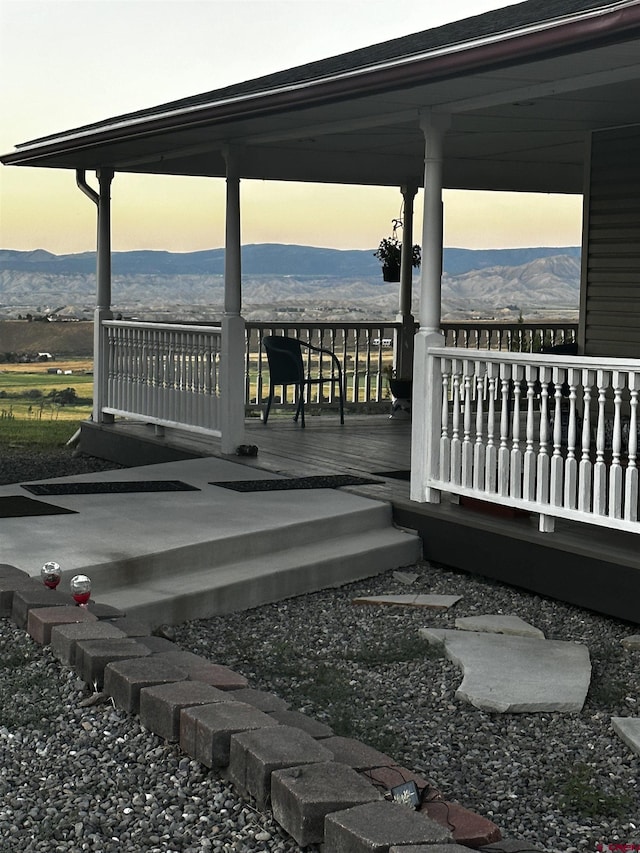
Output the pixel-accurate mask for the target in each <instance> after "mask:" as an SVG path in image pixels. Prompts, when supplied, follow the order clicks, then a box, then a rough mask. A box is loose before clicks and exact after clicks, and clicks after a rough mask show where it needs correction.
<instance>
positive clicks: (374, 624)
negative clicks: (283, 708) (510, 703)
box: [0, 451, 640, 853]
mask: <svg viewBox="0 0 640 853" xmlns="http://www.w3.org/2000/svg"><path fill="white" fill-rule="evenodd" d="M55 455H56V454H51V455H49V454H39V455H38V458H35V457H34V454H27V455H26V456H24V458H21V456H20V454H17V455H13V457H12V459H11V460H9V461H8V460H7V457H3V459H2V462H0V482H24V481H26V480H27V479H42V478H45V477H53V476H62V475H64V474H68V473H80V472H81V471H82V472H89V471H99V470H105V469H106V468H108V467H114V466H109V465H107V464H106V463H103V462H100V461H99V460H92V459H88V458H87V457H81V456H79V457H75V458H70V456H69V453H68V452H67V451H65V452H64V454H63V457H64V458H62V457H61V458H60V459H51V458H49V459H47V458H45V457H47V456H55ZM68 463H72V464H73V465H74V466H75V467H74V468H71V467H62V468H58V469H56V467H55V466H56V465H61V466H65V465H67V464H68ZM56 470H58V471H59V473H56ZM405 571H414V572H415V573H416V574H417V575H418V578H417V579H416V580H415V582H414V583H413V584H411V586H407V585H406V584H404V583H402V582H401V581H400V580H398V579H397V578H396V577H395V576H394V575H393V573H387V574H386V575H382V576H379V577H376V578H372V579H370V580H367V581H363V582H359V583H356V584H351V585H349V586H347V587H343V588H340V589H332V590H327V591H324V592H319V593H315V594H311V595H306V596H301V597H299V598H295V599H291V600H288V601H285V602H281V603H279V604H274V605H268V606H264V607H260V608H256V609H254V610H251V611H247V612H245V613H240V614H233V615H230V616H225V617H217V618H214V619H209V620H199V621H194V622H189V623H186V624H184V625H181V626H178V628H177V641H178V643H179V645H180V646H181V647H183V648H185V649H189V650H192V651H195V652H197V653H198V654H200V655H204V656H207V657H209V658H210V659H211V660H213V661H215V662H217V663H222V664H226V665H228V666H230V667H232V668H233V669H234V670H236V671H237V672H241V673H243V674H244V675H246V676H247V677H248V678H249V680H250V684H251V686H253V687H260V688H262V689H267V690H270V691H272V692H275V693H277V694H278V695H280V696H282V697H283V698H285V699H287V700H288V701H289V702H290V704H291V707H292V708H294V709H296V710H300V711H303V712H305V713H307V714H310V715H312V716H314V717H316V718H317V719H319V720H322V721H324V722H328V723H329V724H330V725H331V726H332V727H333V728H334V731H336V733H338V734H344V735H349V736H353V737H357V738H359V739H361V740H364V741H365V742H367V743H369V744H370V745H372V746H375V747H377V748H379V749H381V750H383V751H384V752H387V753H389V754H390V755H392V756H393V757H394V758H395V759H396V760H397V761H398V762H399V763H400V764H402V765H403V766H405V767H407V768H410V769H411V770H414V771H416V772H418V773H420V774H421V775H422V776H425V777H427V778H428V779H429V780H430V781H431V782H432V784H433V785H435V786H436V787H437V788H439V789H440V791H441V792H442V793H443V794H444V795H445V797H447V798H448V799H453V800H458V801H459V802H461V803H462V804H463V805H464V806H466V807H468V808H470V809H473V810H474V811H477V812H478V813H480V814H483V815H485V816H487V817H489V818H491V819H492V820H494V821H495V823H497V824H498V826H499V827H500V828H501V830H502V832H503V835H504V836H505V837H509V838H514V839H520V840H523V841H529V842H532V843H535V844H536V845H537V846H538V847H540V848H541V849H544V850H548V851H556V850H557V851H583V850H587V851H593V850H595V849H597V845H599V844H600V845H603V846H602V848H601V849H605V850H607V849H609V848H608V845H609V844H612V845H613V844H627V845H632V846H629V847H627V848H626V849H629V850H631V849H637V848H636V847H633V845H640V759H638V757H637V756H634V755H633V753H632V752H631V751H630V750H629V749H628V748H627V747H626V746H625V745H624V744H623V743H622V741H621V740H620V739H619V738H618V737H617V736H616V735H615V734H614V733H613V732H612V730H611V726H610V718H611V717H612V716H636V715H638V703H639V702H640V651H629V650H625V649H624V648H623V647H622V646H621V642H620V641H621V640H622V639H623V638H624V637H626V636H629V635H631V634H634V633H640V628H638V626H637V625H635V626H634V625H630V624H629V623H625V622H621V621H618V620H615V619H610V618H605V617H603V616H600V615H598V614H594V613H591V612H589V611H585V610H581V609H579V608H576V607H572V606H569V605H566V604H562V603H560V602H556V601H552V600H549V599H546V598H542V597H540V596H537V595H532V594H530V593H527V592H524V591H521V590H517V589H514V588H511V587H507V586H504V585H502V584H498V583H495V582H492V581H489V580H486V579H483V578H477V577H472V576H469V575H465V574H462V573H458V572H455V571H453V570H451V569H447V568H443V567H438V566H433V565H429V564H426V563H421V564H419V565H417V566H414V567H412V568H411V569H406V570H405ZM408 591H412V592H416V593H417V592H427V591H428V592H433V593H447V594H451V593H455V594H461V595H462V596H463V598H462V600H461V601H460V602H458V604H456V605H455V606H454V607H453V608H452V609H451V610H450V611H449V612H447V613H436V612H425V611H422V610H418V609H414V608H387V607H368V606H354V605H352V604H351V600H352V598H353V597H355V596H356V595H363V594H380V593H388V592H395V593H406V592H408ZM481 613H515V614H517V615H519V616H520V617H522V618H523V619H525V620H526V621H528V622H531V623H532V624H533V625H535V626H536V627H538V628H540V629H542V630H543V631H544V632H545V634H546V636H547V638H549V639H562V640H573V641H578V642H582V643H585V644H586V645H587V646H588V647H589V651H590V653H591V659H592V665H593V675H592V683H591V689H590V691H589V695H588V697H587V701H586V703H585V706H584V709H583V710H582V712H581V713H580V714H511V715H501V714H489V713H485V712H483V711H479V710H477V709H475V708H472V707H470V706H467V705H465V704H462V703H461V702H459V701H458V700H457V699H456V698H455V690H456V687H457V685H458V684H459V682H460V671H459V669H458V668H457V667H455V666H454V665H453V664H451V663H450V662H449V661H446V660H445V659H444V658H442V657H440V656H439V655H438V654H436V653H434V652H433V651H432V650H430V649H428V648H426V647H425V645H424V643H423V642H422V641H421V640H420V639H419V635H418V629H419V628H421V627H424V626H427V625H429V626H433V627H453V622H454V620H455V618H456V617H457V616H465V615H474V614H475V615H478V614H481ZM0 708H1V711H0V755H1V763H0V794H1V795H2V798H1V800H0V849H1V850H2V851H3V853H4V851H7V853H13V851H16V853H17V851H20V853H35V851H38V853H39V852H40V851H42V853H58V851H60V852H61V853H62V851H69V852H70V853H80V851H85V850H86V851H114V853H115V851H118V853H156V851H162V853H173V851H176V853H196V851H208V850H221V851H238V853H242V851H253V850H260V851H285V852H286V853H288V852H289V851H299V849H300V848H299V847H298V846H297V845H295V844H294V843H293V842H292V841H291V840H290V839H288V838H287V837H285V836H284V834H283V833H282V832H281V830H280V829H279V827H278V826H277V824H275V823H274V822H273V820H272V819H271V817H270V815H268V814H267V815H264V814H260V813H257V812H256V811H255V810H254V809H253V808H252V807H251V805H250V804H249V803H247V802H246V801H243V800H242V799H240V798H238V797H237V796H236V795H235V793H234V792H233V790H232V789H231V787H230V786H229V785H228V784H227V783H226V782H225V781H224V780H223V779H221V778H220V777H218V776H217V775H216V774H215V773H212V772H211V771H208V770H205V768H202V767H200V766H199V765H198V764H197V763H195V762H193V761H191V760H189V759H188V758H186V757H184V756H183V755H182V754H181V753H180V752H179V750H178V749H177V748H176V747H175V746H174V745H168V744H165V743H164V742H163V741H161V740H160V739H159V738H157V737H156V736H155V735H152V734H151V733H150V732H148V731H146V730H144V729H143V728H142V727H141V726H140V725H139V722H138V720H137V718H136V717H133V716H127V715H125V714H123V713H122V712H120V711H118V710H117V709H114V708H113V706H112V705H111V703H105V704H93V703H91V697H90V694H89V692H88V690H87V688H86V686H85V685H84V684H82V682H79V681H78V680H77V679H76V677H75V675H74V674H73V673H71V672H70V671H69V670H67V669H65V668H62V667H60V666H59V665H58V663H57V662H56V661H55V659H54V658H53V657H52V655H51V653H50V651H49V650H48V649H46V648H45V649H42V648H40V647H39V646H36V645H35V644H34V643H33V642H32V641H31V639H30V638H29V637H28V636H26V635H25V634H24V632H21V631H17V629H16V628H15V626H14V625H13V624H12V623H11V622H10V621H9V620H7V619H4V620H0Z"/></svg>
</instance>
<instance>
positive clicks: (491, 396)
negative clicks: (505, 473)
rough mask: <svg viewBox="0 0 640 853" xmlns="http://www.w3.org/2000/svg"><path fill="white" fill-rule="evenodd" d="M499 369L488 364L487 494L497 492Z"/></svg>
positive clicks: (491, 363)
mask: <svg viewBox="0 0 640 853" xmlns="http://www.w3.org/2000/svg"><path fill="white" fill-rule="evenodd" d="M498 376H499V373H498V369H497V365H496V364H495V363H494V362H489V363H488V364H487V380H488V385H487V387H488V413H487V447H486V454H485V460H484V468H485V488H486V490H487V492H495V491H496V490H497V479H496V478H497V465H498V453H497V448H496V445H495V439H494V436H495V428H496V383H497V381H498Z"/></svg>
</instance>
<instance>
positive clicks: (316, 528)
mask: <svg viewBox="0 0 640 853" xmlns="http://www.w3.org/2000/svg"><path fill="white" fill-rule="evenodd" d="M289 494H291V493H289ZM282 511H283V514H286V513H287V511H288V506H287V505H283V507H282ZM252 512H253V513H254V517H253V518H251V517H249V518H247V520H246V522H247V523H246V526H245V528H244V530H243V532H238V530H234V531H230V532H227V531H226V529H225V528H224V527H223V526H222V525H221V527H222V530H220V529H218V525H217V524H216V517H215V508H212V511H211V513H212V514H211V522H210V526H209V532H208V534H207V532H206V530H205V532H204V534H203V533H202V531H203V529H205V528H204V525H203V526H201V527H200V529H199V531H198V532H199V538H198V539H197V540H196V539H195V538H194V539H193V540H192V541H189V542H188V544H182V545H180V546H178V547H173V548H172V547H171V544H170V540H167V539H164V540H163V541H162V542H161V543H160V542H158V545H159V546H161V547H158V550H148V551H144V550H138V551H137V552H135V551H134V552H132V553H129V554H126V556H123V557H120V558H118V557H117V556H115V555H112V556H111V559H110V560H109V561H108V562H100V563H93V564H92V563H90V562H87V564H86V565H85V566H84V567H83V569H82V571H83V572H85V573H86V574H88V575H89V576H90V577H91V579H92V581H93V584H94V589H95V591H96V595H98V594H99V595H100V597H101V598H102V597H103V595H104V593H107V592H109V591H110V590H114V589H119V588H120V587H123V586H127V587H129V586H130V585H131V584H143V585H146V584H148V583H150V582H152V581H153V580H154V579H156V578H160V579H162V578H164V577H167V576H168V577H173V576H174V575H175V573H176V571H179V572H180V573H181V574H182V572H184V570H185V567H188V571H189V573H191V572H194V571H198V570H199V569H205V570H206V571H212V570H213V571H215V570H217V569H218V567H221V566H225V565H227V564H228V563H241V562H243V561H245V560H252V559H256V560H263V559H266V558H269V557H273V555H275V554H278V553H280V552H281V551H290V550H291V549H294V548H301V549H305V550H307V549H310V548H313V547H318V548H320V549H322V548H324V547H325V546H326V544H327V543H329V542H330V541H331V540H333V539H336V538H340V537H346V538H348V537H351V536H355V535H359V534H366V533H368V532H375V531H378V530H385V529H388V528H392V526H393V521H392V509H391V506H390V505H389V504H386V503H382V502H374V501H367V502H363V503H361V504H360V505H357V506H354V507H353V508H351V507H350V508H349V509H346V508H345V506H344V505H342V506H341V507H340V508H339V510H338V511H337V512H331V511H329V512H325V514H324V515H323V516H320V515H318V516H316V517H315V518H313V520H312V521H310V520H309V517H308V516H306V517H304V516H303V517H301V518H298V519H297V520H290V521H287V519H286V517H285V518H282V520H281V521H280V523H279V524H277V525H274V524H273V520H272V519H270V520H267V521H265V523H261V519H260V518H259V517H257V518H256V517H255V515H259V513H256V510H255V508H253V510H252ZM125 553H126V552H125ZM66 580H67V579H66V577H65V575H64V573H63V583H64V582H66Z"/></svg>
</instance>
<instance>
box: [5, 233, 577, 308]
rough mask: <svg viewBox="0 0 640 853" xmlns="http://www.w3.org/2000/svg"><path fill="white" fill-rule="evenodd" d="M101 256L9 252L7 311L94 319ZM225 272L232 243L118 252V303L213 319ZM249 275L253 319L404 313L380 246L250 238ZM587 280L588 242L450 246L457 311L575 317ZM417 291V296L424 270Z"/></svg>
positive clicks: (451, 294)
mask: <svg viewBox="0 0 640 853" xmlns="http://www.w3.org/2000/svg"><path fill="white" fill-rule="evenodd" d="M95 263H96V261H95V253H93V252H83V253H80V254H68V255H55V254H52V253H51V252H47V251H45V250H43V249H38V250H35V251H30V252H21V251H14V250H10V249H0V316H4V317H5V318H10V317H12V316H17V313H18V312H23V313H24V312H26V311H37V312H44V313H49V314H50V313H53V312H55V313H61V314H67V315H69V316H86V315H87V313H90V312H91V310H92V308H93V302H94V299H95ZM223 273H224V249H210V250H207V251H201V252H188V253H176V252H161V251H146V250H145V251H132V252H114V253H113V255H112V278H113V304H114V308H117V309H118V310H121V311H125V312H129V313H130V312H134V313H135V314H136V315H137V316H140V315H141V314H142V313H144V314H145V317H146V318H148V319H163V318H165V317H164V316H161V315H167V316H169V315H170V316H171V317H172V318H174V319H199V318H203V317H208V318H212V317H213V316H214V315H215V314H216V313H219V311H220V310H221V306H222V304H223V280H222V276H223ZM242 273H243V314H244V315H245V317H247V319H263V318H266V319H270V318H271V316H272V315H273V316H274V319H275V318H276V317H277V318H278V319H280V320H284V319H287V318H288V319H297V318H298V317H299V315H300V313H309V314H310V315H311V314H315V315H316V316H317V315H318V314H319V313H320V314H321V315H322V316H321V319H324V320H334V319H340V318H344V317H345V312H347V313H346V316H351V317H352V319H356V317H353V314H354V313H355V314H356V315H358V316H357V319H361V320H364V319H370V320H374V321H375V320H378V319H389V317H391V316H393V315H394V314H395V313H396V311H397V302H398V286H397V285H388V284H383V282H382V275H381V273H380V265H379V262H378V261H377V259H376V258H375V257H374V255H373V250H360V249H352V250H339V249H324V248H318V247H312V246H294V245H284V244H274V243H271V244H255V245H247V246H243V249H242ZM579 281H580V249H579V248H578V247H562V248H550V247H537V248H520V249H459V248H446V249H445V250H444V253H443V282H442V285H443V286H442V296H443V311H444V312H445V314H446V313H451V314H453V315H455V316H456V317H457V318H460V316H461V315H462V316H469V315H470V314H482V315H485V314H488V315H493V316H497V315H499V316H503V315H504V313H505V312H506V313H508V314H511V313H513V312H516V314H517V312H518V311H533V310H535V311H540V310H542V311H545V310H547V311H549V310H550V311H555V313H556V314H562V315H563V316H566V315H567V312H570V311H575V310H577V307H578V298H579ZM414 292H415V298H416V299H417V295H418V289H417V276H416V278H415V280H414ZM414 310H415V309H414ZM289 314H291V315H292V316H291V317H288V315H289ZM257 315H259V316H257ZM329 315H331V316H329ZM334 315H335V316H334Z"/></svg>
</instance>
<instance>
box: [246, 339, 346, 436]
mask: <svg viewBox="0 0 640 853" xmlns="http://www.w3.org/2000/svg"><path fill="white" fill-rule="evenodd" d="M262 345H263V346H264V348H265V351H266V353H267V361H268V362H269V399H268V400H267V407H266V409H265V411H264V416H263V423H265V424H266V422H267V420H268V418H269V411H270V410H271V404H272V402H273V395H274V391H275V388H276V386H277V385H282V386H283V389H286V386H287V385H295V386H296V388H297V393H298V407H297V409H296V414H295V417H294V421H296V422H297V421H298V417H300V425H301V426H302V427H303V428H304V389H305V386H306V387H309V386H311V385H319V386H320V387H322V385H324V384H325V383H327V382H329V383H332V384H333V385H337V386H338V402H339V404H340V423H341V424H343V423H344V402H343V397H344V393H343V383H342V367H341V365H340V362H339V361H338V359H337V358H336V356H335V355H334V353H333V352H331V350H328V349H323V348H322V347H316V346H313V344H308V343H306V341H301V340H299V339H298V338H289V337H282V336H281V335H265V336H264V337H263V339H262ZM302 347H306V348H307V349H308V350H313V351H314V352H317V353H320V357H322V355H327V356H330V358H331V360H332V361H333V364H334V368H335V369H334V370H332V371H331V375H330V376H323V375H322V374H320V375H319V376H318V377H317V378H312V377H311V376H310V375H309V372H308V371H307V373H306V375H305V369H304V363H303V359H302ZM309 367H310V365H309Z"/></svg>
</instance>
